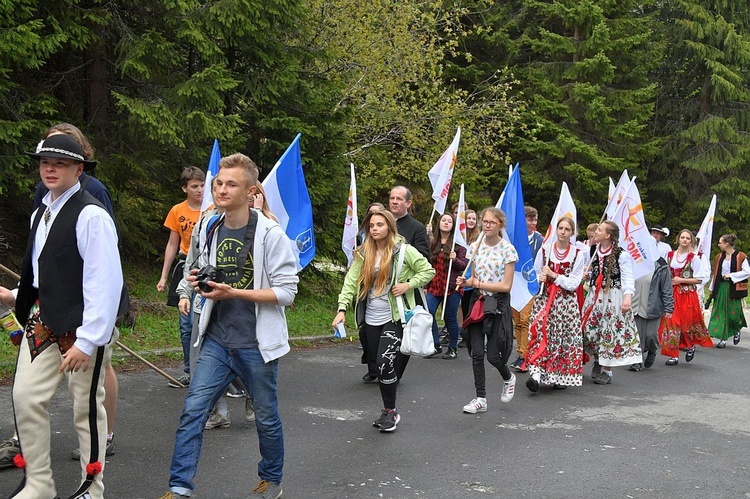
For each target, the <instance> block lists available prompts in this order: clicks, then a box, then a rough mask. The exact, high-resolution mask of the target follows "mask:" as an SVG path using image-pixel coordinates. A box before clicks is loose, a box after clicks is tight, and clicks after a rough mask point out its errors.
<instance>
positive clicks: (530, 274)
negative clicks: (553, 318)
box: [500, 165, 539, 311]
mask: <svg viewBox="0 0 750 499" xmlns="http://www.w3.org/2000/svg"><path fill="white" fill-rule="evenodd" d="M500 209H501V210H503V211H504V212H505V216H506V217H507V219H508V224H507V227H506V232H507V236H508V237H507V239H508V240H509V241H510V243H511V244H512V245H513V246H514V247H515V248H516V252H517V253H518V261H517V262H516V269H515V274H514V276H513V287H512V288H511V291H510V305H511V307H513V308H514V309H515V310H516V311H521V309H522V308H523V307H525V306H526V304H527V303H529V301H530V300H531V299H532V298H533V297H534V296H535V295H536V294H537V293H538V292H539V281H538V280H537V278H536V271H535V270H534V255H533V254H532V252H531V246H530V245H529V234H528V231H527V230H526V214H525V213H524V211H523V189H521V169H520V167H519V166H518V165H516V168H515V169H514V170H513V173H512V174H511V176H510V178H509V179H508V183H507V184H506V185H505V189H504V190H503V194H502V202H501V205H500Z"/></svg>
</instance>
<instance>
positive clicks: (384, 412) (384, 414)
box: [372, 409, 388, 428]
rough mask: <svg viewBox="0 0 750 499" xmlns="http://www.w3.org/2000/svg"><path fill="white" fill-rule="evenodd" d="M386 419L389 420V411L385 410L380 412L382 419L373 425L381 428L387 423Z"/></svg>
mask: <svg viewBox="0 0 750 499" xmlns="http://www.w3.org/2000/svg"><path fill="white" fill-rule="evenodd" d="M386 419H388V409H383V410H382V411H380V417H379V418H378V419H376V420H375V421H373V422H372V425H373V426H374V427H375V428H380V425H382V424H383V423H385V421H386Z"/></svg>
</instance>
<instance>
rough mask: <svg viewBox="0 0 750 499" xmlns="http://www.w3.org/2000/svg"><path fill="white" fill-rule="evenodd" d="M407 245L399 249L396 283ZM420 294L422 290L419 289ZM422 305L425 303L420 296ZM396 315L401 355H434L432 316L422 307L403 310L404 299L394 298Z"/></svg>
mask: <svg viewBox="0 0 750 499" xmlns="http://www.w3.org/2000/svg"><path fill="white" fill-rule="evenodd" d="M406 247H407V245H406V244H404V245H402V247H401V251H399V255H398V265H397V266H396V281H397V282H398V277H399V276H400V275H401V269H402V268H403V266H404V255H405V253H406ZM419 292H420V293H422V289H421V288H419ZM422 303H427V301H426V300H425V299H424V294H422ZM396 305H397V306H398V314H399V316H400V318H401V324H402V326H403V329H404V334H403V337H402V339H401V348H400V350H401V353H402V354H404V355H416V356H420V357H426V356H428V355H432V354H433V353H435V343H434V340H433V338H432V320H433V319H432V314H431V313H429V312H428V311H427V310H425V308H424V307H423V306H422V305H417V306H415V307H414V308H412V309H411V310H405V309H406V307H405V305H404V297H403V296H397V297H396Z"/></svg>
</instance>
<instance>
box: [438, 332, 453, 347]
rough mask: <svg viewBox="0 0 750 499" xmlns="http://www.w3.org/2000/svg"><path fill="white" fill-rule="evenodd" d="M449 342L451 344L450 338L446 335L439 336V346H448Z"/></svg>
mask: <svg viewBox="0 0 750 499" xmlns="http://www.w3.org/2000/svg"><path fill="white" fill-rule="evenodd" d="M450 342H451V338H450V336H448V335H447V334H446V335H445V336H441V337H440V344H441V345H448V344H450Z"/></svg>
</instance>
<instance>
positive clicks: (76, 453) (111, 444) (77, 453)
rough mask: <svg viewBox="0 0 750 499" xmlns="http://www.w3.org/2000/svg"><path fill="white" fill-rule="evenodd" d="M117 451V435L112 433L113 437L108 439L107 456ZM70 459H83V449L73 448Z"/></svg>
mask: <svg viewBox="0 0 750 499" xmlns="http://www.w3.org/2000/svg"><path fill="white" fill-rule="evenodd" d="M114 453H115V436H114V435H112V438H108V439H107V450H106V452H105V454H106V455H107V456H112V455H114ZM70 459H72V460H73V461H78V460H80V459H81V449H73V451H72V452H71V453H70Z"/></svg>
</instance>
